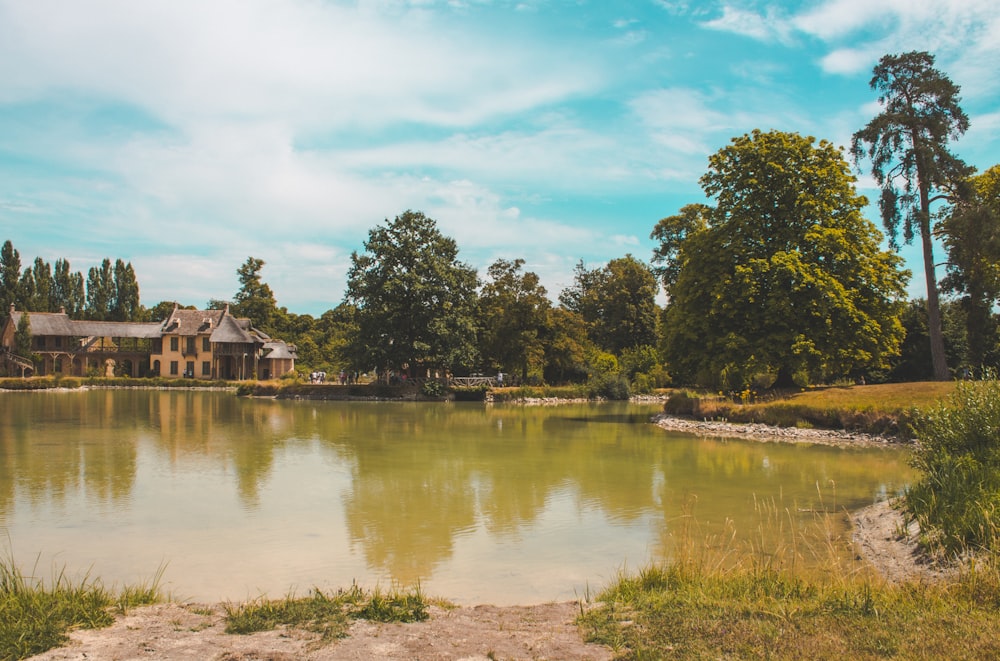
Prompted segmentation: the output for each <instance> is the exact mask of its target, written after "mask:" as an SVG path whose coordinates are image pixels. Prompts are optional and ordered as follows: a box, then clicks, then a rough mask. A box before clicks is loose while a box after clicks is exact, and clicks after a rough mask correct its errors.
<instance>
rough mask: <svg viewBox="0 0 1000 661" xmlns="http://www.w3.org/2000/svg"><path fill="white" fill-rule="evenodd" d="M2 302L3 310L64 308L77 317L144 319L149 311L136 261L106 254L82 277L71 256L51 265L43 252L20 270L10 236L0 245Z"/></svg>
mask: <svg viewBox="0 0 1000 661" xmlns="http://www.w3.org/2000/svg"><path fill="white" fill-rule="evenodd" d="M0 302H2V303H3V305H4V306H5V308H4V314H6V312H7V310H8V309H9V308H10V306H11V305H13V306H14V307H15V308H16V309H18V310H27V311H29V312H59V311H60V310H65V311H66V314H68V315H69V316H70V317H71V318H73V319H90V320H94V321H144V320H146V319H148V318H149V311H148V310H145V309H143V308H142V306H141V305H140V304H139V283H138V282H137V281H136V277H135V270H134V269H133V268H132V263H131V262H128V263H125V262H123V261H122V260H121V259H118V260H115V263H114V265H113V266H112V264H111V260H110V259H108V258H105V259H104V261H103V262H101V265H100V266H94V267H92V268H91V269H90V271H89V272H88V273H87V278H86V279H84V277H83V273H82V272H80V271H73V270H72V268H71V267H70V263H69V260H66V259H61V258H60V259H57V260H56V263H55V266H54V267H53V266H52V265H51V264H50V263H49V262H46V261H45V260H43V259H42V258H41V257H36V258H35V261H34V262H32V264H31V265H30V266H27V267H25V268H24V269H23V270H22V269H21V255H20V253H19V252H18V251H17V249H16V248H15V247H14V244H13V243H11V241H10V240H7V241H5V242H4V244H3V247H2V248H0Z"/></svg>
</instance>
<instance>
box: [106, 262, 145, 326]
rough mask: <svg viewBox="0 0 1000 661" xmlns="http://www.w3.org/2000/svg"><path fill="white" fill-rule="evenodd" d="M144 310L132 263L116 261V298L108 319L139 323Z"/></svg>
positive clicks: (113, 300)
mask: <svg viewBox="0 0 1000 661" xmlns="http://www.w3.org/2000/svg"><path fill="white" fill-rule="evenodd" d="M142 316H143V309H142V305H141V304H140V302H139V281H138V280H137V279H136V277H135V269H134V268H132V262H128V263H126V262H124V261H123V260H121V259H117V260H115V270H114V297H113V298H112V300H111V309H110V310H109V316H108V318H109V319H111V320H112V321H139V320H140V319H142Z"/></svg>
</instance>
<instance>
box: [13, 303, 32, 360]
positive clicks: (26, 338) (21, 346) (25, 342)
mask: <svg viewBox="0 0 1000 661" xmlns="http://www.w3.org/2000/svg"><path fill="white" fill-rule="evenodd" d="M14 353H16V354H17V355H19V356H21V357H22V358H30V357H31V318H30V315H29V314H28V313H27V312H25V313H24V314H22V315H21V318H20V319H18V321H17V328H16V329H14Z"/></svg>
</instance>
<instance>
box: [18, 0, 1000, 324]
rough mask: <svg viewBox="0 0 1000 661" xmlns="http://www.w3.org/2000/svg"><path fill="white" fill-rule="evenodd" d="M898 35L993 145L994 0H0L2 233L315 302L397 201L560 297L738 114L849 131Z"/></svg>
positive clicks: (613, 249)
mask: <svg viewBox="0 0 1000 661" xmlns="http://www.w3.org/2000/svg"><path fill="white" fill-rule="evenodd" d="M908 50H927V51H930V52H932V53H934V54H935V55H936V57H937V65H938V67H939V68H940V69H942V70H943V71H944V72H946V73H947V74H948V75H949V76H950V77H951V78H952V79H953V80H954V81H955V82H956V83H957V84H959V85H960V86H961V87H962V99H963V107H964V108H965V110H966V112H967V113H968V114H969V116H970V119H971V123H972V128H971V129H970V131H969V132H968V133H967V134H966V136H965V137H964V138H963V139H962V140H961V141H960V142H959V143H957V144H956V145H955V147H954V148H955V150H956V151H957V153H958V154H959V155H960V156H962V157H963V158H965V159H966V161H968V162H969V163H971V164H973V165H976V166H977V167H979V168H980V170H982V169H985V168H987V167H990V166H992V165H994V164H996V163H997V162H1000V76H998V75H997V71H998V70H1000V12H997V11H996V0H819V1H805V2H755V1H749V0H748V1H743V0H732V1H728V2H726V1H724V2H696V1H694V0H690V1H683V0H678V1H672V0H623V1H618V2H608V1H603V0H602V1H600V2H597V1H587V0H519V1H515V0H451V1H446V0H356V1H354V2H345V1H339V0H212V1H211V2H204V1H203V0H166V1H160V0H144V1H142V2H135V1H133V0H88V1H87V2H78V1H75V0H30V1H26V0H0V227H2V229H3V231H2V232H0V240H2V239H10V240H11V241H13V243H14V246H15V247H16V248H17V249H18V250H19V251H20V253H21V259H22V262H24V263H25V264H26V263H27V262H29V261H30V260H33V259H34V258H35V257H36V256H41V257H43V258H44V259H46V260H48V261H51V262H54V261H55V259H56V258H59V257H64V258H68V259H69V260H70V262H71V265H72V267H73V269H74V270H81V271H84V273H86V271H87V269H89V268H90V267H91V266H93V265H95V264H97V263H99V261H100V260H101V259H102V258H103V257H111V258H112V259H116V258H122V259H125V260H127V261H131V262H132V263H133V265H134V267H135V269H136V274H137V276H138V279H139V284H140V286H141V289H142V291H141V294H142V302H143V304H145V305H147V306H152V305H154V304H156V303H157V302H159V301H161V300H178V301H180V302H181V303H182V304H185V305H198V306H203V305H205V304H206V303H207V301H208V300H209V299H213V298H218V299H229V298H231V297H232V296H233V294H234V293H235V292H236V290H237V288H238V283H237V279H236V269H237V268H238V267H239V266H240V264H242V263H243V262H244V261H245V260H246V258H247V256H250V255H252V256H254V257H258V258H260V259H263V260H264V261H265V262H266V266H265V267H264V270H263V277H264V280H265V281H266V282H268V283H269V284H270V285H271V287H272V288H273V289H274V291H275V294H276V296H277V299H278V303H279V304H280V305H283V306H286V307H287V308H288V309H289V310H291V311H293V312H298V313H310V314H314V315H318V314H321V313H322V312H324V311H325V310H328V309H330V308H332V307H334V306H336V305H337V304H338V303H339V302H340V300H341V299H342V297H343V292H344V283H345V276H346V272H347V269H348V268H349V266H350V254H351V251H353V250H359V251H360V250H362V249H363V245H364V241H365V239H366V238H367V234H368V231H369V230H370V229H371V228H373V227H375V226H376V225H378V224H381V223H384V222H385V219H387V218H390V219H391V218H393V217H395V216H396V215H397V214H399V213H401V212H402V211H404V210H406V209H415V210H420V211H423V212H424V213H426V214H427V215H428V216H430V217H432V218H434V219H435V220H437V222H438V226H439V228H440V229H441V231H442V232H443V233H445V234H447V235H449V236H452V237H453V238H455V239H456V241H457V242H458V245H459V249H460V258H461V259H462V260H463V261H466V262H468V263H470V264H472V265H473V266H475V267H477V268H478V269H479V270H480V273H481V274H484V273H485V270H486V266H488V265H489V264H490V263H492V262H493V261H494V260H495V259H497V258H501V257H502V258H506V259H514V258H523V259H525V260H526V268H527V269H529V270H532V271H535V272H536V273H538V274H539V276H540V277H541V279H542V282H543V284H544V285H545V286H546V287H547V288H548V289H549V292H550V294H551V295H552V296H553V297H555V296H556V295H557V294H558V292H559V291H561V290H562V289H563V288H564V287H566V286H567V285H568V284H570V282H571V280H572V269H573V266H574V265H575V264H576V263H577V262H578V261H579V260H581V259H582V260H583V261H584V262H585V263H586V264H587V265H588V266H590V267H594V266H599V265H601V264H603V263H605V262H607V260H609V259H613V258H616V257H621V256H623V255H625V254H626V253H632V254H634V255H635V256H637V257H639V258H641V259H644V260H647V259H649V257H650V253H651V250H652V242H651V241H650V240H649V233H650V231H651V230H652V228H653V226H654V225H655V224H656V221H657V220H659V219H660V218H662V217H664V216H667V215H671V214H673V213H675V212H676V211H677V210H678V209H679V208H680V207H681V206H683V205H684V204H687V203H690V202H701V201H704V197H703V194H702V192H701V189H700V188H699V186H698V178H699V177H700V176H701V175H702V174H703V173H704V171H705V167H706V164H707V158H708V156H709V155H710V154H712V153H714V152H715V151H717V150H718V149H720V148H721V147H723V146H725V145H726V144H727V142H728V141H729V139H730V138H731V137H733V136H737V135H742V134H744V133H747V132H749V131H751V130H753V129H754V128H760V129H763V130H769V129H779V130H786V131H797V132H800V133H803V134H808V135H813V136H816V137H817V138H825V139H828V140H831V141H833V142H834V143H836V144H839V145H847V144H848V143H849V141H850V136H851V134H852V133H853V132H854V131H855V130H857V129H858V128H860V127H861V126H863V125H864V124H865V123H866V122H867V121H868V120H869V119H870V118H871V117H872V116H873V115H874V114H875V112H876V111H877V106H876V104H875V95H874V93H872V92H871V91H870V90H869V88H868V81H869V79H870V77H871V68H872V66H873V65H874V64H875V62H876V61H877V60H878V58H879V57H880V56H881V55H883V54H885V53H897V52H903V51H908ZM859 187H860V188H861V190H862V192H865V193H866V194H868V195H869V197H871V198H873V199H874V195H872V190H871V180H870V178H869V177H866V176H860V177H859ZM870 217H871V218H872V219H873V220H877V219H876V218H875V217H874V212H872V214H871V216H870ZM904 254H905V255H906V256H907V257H908V258H912V259H911V261H910V266H911V268H914V270H915V271H916V269H917V268H919V262H915V261H912V260H915V259H918V255H919V253H918V252H917V251H916V250H914V249H908V250H906V251H905V253H904ZM937 261H939V262H940V261H943V255H939V258H938V260H937ZM921 280H922V279H921V278H919V277H916V278H914V280H913V284H912V286H911V291H912V292H913V293H914V294H915V295H920V294H921V292H922V289H921Z"/></svg>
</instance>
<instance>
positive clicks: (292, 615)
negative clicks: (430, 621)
mask: <svg viewBox="0 0 1000 661" xmlns="http://www.w3.org/2000/svg"><path fill="white" fill-rule="evenodd" d="M427 609H428V602H427V600H426V599H425V598H424V596H423V594H421V592H420V590H419V589H417V590H413V591H410V592H398V591H392V592H388V593H386V592H383V591H382V590H379V589H375V590H374V591H370V592H369V591H365V590H362V589H361V588H360V587H358V586H357V585H353V586H351V588H350V589H348V590H338V591H337V592H335V593H333V594H327V593H324V592H322V591H321V590H319V589H314V590H312V591H311V592H310V593H309V596H307V597H304V598H296V597H295V596H294V595H288V596H287V597H285V598H284V599H280V600H268V599H260V600H257V601H254V602H250V603H246V604H239V605H234V604H227V605H226V633H231V634H250V633H255V632H257V631H270V630H272V629H275V628H277V627H279V626H282V625H288V626H295V627H300V628H303V629H306V630H307V631H313V632H316V633H319V634H320V635H321V636H322V637H323V640H324V641H332V640H334V639H337V638H344V637H345V636H347V629H348V627H349V625H350V621H351V620H358V619H364V620H371V621H373V622H421V621H423V620H426V619H427V618H428V617H429V615H428V611H427Z"/></svg>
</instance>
